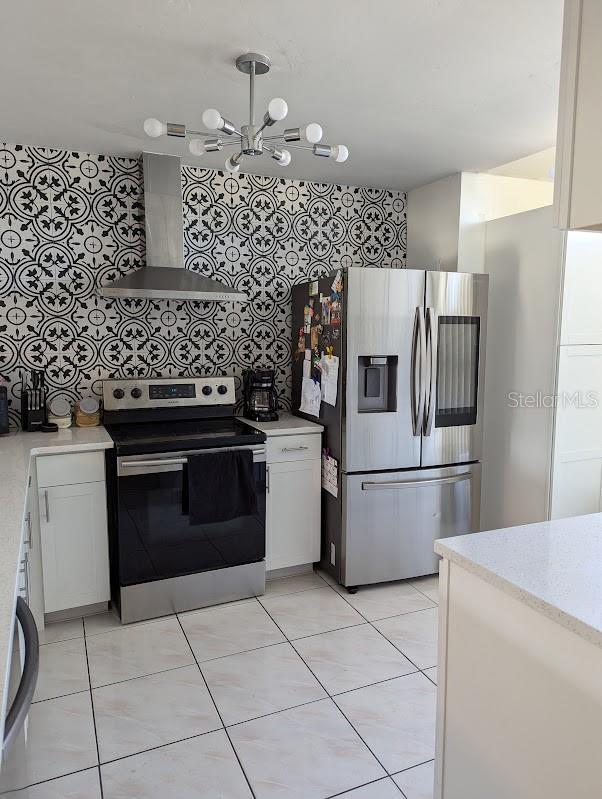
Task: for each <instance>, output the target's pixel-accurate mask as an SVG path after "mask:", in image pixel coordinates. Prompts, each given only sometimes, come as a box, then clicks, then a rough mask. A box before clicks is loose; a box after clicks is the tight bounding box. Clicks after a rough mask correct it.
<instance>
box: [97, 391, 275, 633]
mask: <svg viewBox="0 0 602 799" xmlns="http://www.w3.org/2000/svg"><path fill="white" fill-rule="evenodd" d="M234 391H235V388H234V379H233V378H229V377H218V378H205V377H198V378H178V379H172V378H165V379H161V378H158V379H152V380H146V379H144V380H143V379H140V380H107V381H105V382H104V384H103V398H104V408H105V414H104V421H105V426H106V429H107V431H108V433H109V434H110V436H111V438H112V439H113V441H114V442H115V448H114V450H112V451H111V450H107V455H106V458H107V464H106V465H107V494H108V506H109V547H110V560H111V588H112V599H113V602H114V604H115V605H116V606H117V608H118V610H119V613H120V616H121V620H122V622H124V623H127V622H133V621H140V620H141V619H150V618H155V617H158V616H162V615H166V614H168V613H173V612H177V611H183V610H192V609H194V608H200V607H204V606H207V605H214V604H218V603H220V602H227V601H231V600H235V599H243V598H245V597H250V596H256V595H258V594H262V593H263V592H264V590H265V492H266V467H265V444H264V442H265V434H263V433H261V432H259V431H258V430H254V429H253V428H251V427H250V426H248V425H246V424H244V423H243V422H241V421H240V420H238V419H236V418H235V417H234V402H235V393H234ZM218 450H219V451H230V452H232V451H237V450H250V452H251V453H252V470H253V482H254V488H255V492H256V496H257V511H256V512H253V513H251V514H248V515H240V516H236V517H235V518H232V519H228V520H227V521H219V522H213V523H209V524H208V523H197V522H196V521H195V520H193V519H192V516H191V514H190V512H189V501H190V497H189V496H188V485H187V464H188V458H189V456H192V455H198V454H203V453H215V452H216V451H218ZM237 457H247V456H237ZM236 479H237V477H236V475H235V474H233V475H232V480H236ZM223 490H224V492H226V491H228V490H229V487H228V480H227V479H226V480H225V481H224V489H223ZM201 491H202V488H201ZM201 499H202V501H203V502H206V503H212V502H216V501H218V500H220V499H222V500H223V497H221V498H220V497H216V496H215V495H213V496H210V495H207V496H206V497H201ZM195 501H198V497H197V498H195Z"/></svg>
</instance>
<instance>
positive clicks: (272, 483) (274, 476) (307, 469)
mask: <svg viewBox="0 0 602 799" xmlns="http://www.w3.org/2000/svg"><path fill="white" fill-rule="evenodd" d="M268 489H269V490H268V494H267V513H266V569H267V570H268V571H269V570H271V569H285V568H288V567H289V566H300V565H302V564H305V563H313V562H314V561H317V560H319V559H320V501H321V496H320V493H321V461H319V460H307V461H293V462H290V463H270V464H269V465H268Z"/></svg>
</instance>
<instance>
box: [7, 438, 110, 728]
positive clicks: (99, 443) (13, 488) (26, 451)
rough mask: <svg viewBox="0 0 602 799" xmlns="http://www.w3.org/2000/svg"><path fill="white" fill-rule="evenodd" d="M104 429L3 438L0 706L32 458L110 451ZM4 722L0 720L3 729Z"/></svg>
mask: <svg viewBox="0 0 602 799" xmlns="http://www.w3.org/2000/svg"><path fill="white" fill-rule="evenodd" d="M112 446H113V440H112V439H111V437H110V436H109V434H108V433H107V431H106V430H105V429H104V427H89V428H84V427H70V428H68V429H66V430H59V431H58V432H57V433H10V434H9V435H8V436H2V437H0V707H1V706H2V705H3V703H2V698H3V697H4V695H5V688H6V677H7V666H8V662H9V654H10V651H11V642H12V631H13V620H14V612H15V603H16V601H17V576H18V570H19V554H20V550H21V536H22V531H23V523H24V520H25V500H26V497H27V487H28V482H29V473H30V467H31V460H32V457H35V456H36V455H54V454H57V453H62V452H78V451H82V450H98V449H108V448H110V447H112ZM3 725H4V719H0V729H2V728H3Z"/></svg>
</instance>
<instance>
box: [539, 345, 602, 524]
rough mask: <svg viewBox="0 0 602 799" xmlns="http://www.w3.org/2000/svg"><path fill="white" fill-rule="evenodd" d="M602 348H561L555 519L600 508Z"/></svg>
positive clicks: (555, 460)
mask: <svg viewBox="0 0 602 799" xmlns="http://www.w3.org/2000/svg"><path fill="white" fill-rule="evenodd" d="M601 492H602V346H597V345H586V346H574V347H571V346H563V347H560V359H559V364H558V403H557V408H556V435H555V438H554V473H553V489H552V502H551V514H550V515H551V518H552V519H559V518H563V517H567V516H577V515H581V514H584V513H598V512H599V511H600V510H602V495H601Z"/></svg>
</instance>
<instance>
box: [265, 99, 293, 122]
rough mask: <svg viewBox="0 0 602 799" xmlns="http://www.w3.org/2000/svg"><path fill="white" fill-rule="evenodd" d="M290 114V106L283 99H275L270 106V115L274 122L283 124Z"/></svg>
mask: <svg viewBox="0 0 602 799" xmlns="http://www.w3.org/2000/svg"><path fill="white" fill-rule="evenodd" d="M287 114H288V105H287V104H286V100H283V99H282V97H274V99H273V100H270V102H269V105H268V115H269V117H270V119H272V120H273V121H274V122H281V121H282V120H283V119H284V118H285V117H286V115H287Z"/></svg>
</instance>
